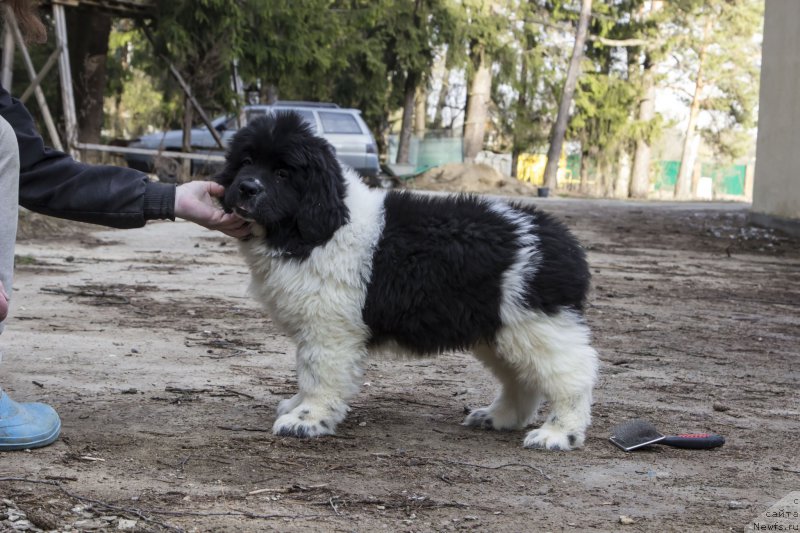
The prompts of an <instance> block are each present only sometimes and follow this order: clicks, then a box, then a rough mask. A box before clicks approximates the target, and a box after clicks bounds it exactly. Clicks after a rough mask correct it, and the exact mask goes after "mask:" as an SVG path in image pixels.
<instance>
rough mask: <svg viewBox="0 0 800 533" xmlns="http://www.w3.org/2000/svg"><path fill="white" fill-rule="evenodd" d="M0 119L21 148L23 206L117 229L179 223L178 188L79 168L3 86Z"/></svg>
mask: <svg viewBox="0 0 800 533" xmlns="http://www.w3.org/2000/svg"><path fill="white" fill-rule="evenodd" d="M0 115H2V116H3V118H5V119H6V120H7V121H8V122H9V124H11V126H12V127H13V128H14V132H15V133H16V135H17V142H18V143H19V158H20V184H19V203H20V205H22V206H23V207H25V208H27V209H30V210H31V211H36V212H38V213H42V214H45V215H50V216H54V217H59V218H67V219H70V220H78V221H81V222H90V223H92V224H100V225H103V226H111V227H114V228H137V227H140V226H143V225H144V223H145V222H146V221H147V220H153V219H167V218H168V219H172V220H174V218H175V213H174V206H175V186H174V185H168V184H163V183H153V182H150V181H149V180H148V178H147V175H146V174H143V173H141V172H139V171H136V170H133V169H129V168H123V167H115V166H105V165H87V164H84V163H79V162H77V161H75V160H74V159H72V158H71V157H70V156H68V155H67V154H64V153H62V152H59V151H56V150H53V149H51V148H48V147H46V146H45V145H44V141H43V139H42V137H41V135H39V133H38V132H37V131H36V127H35V125H34V122H33V118H32V117H31V115H30V113H29V112H28V110H27V109H25V106H24V105H22V103H21V102H20V101H19V100H17V99H16V98H12V97H11V95H10V94H9V93H8V91H6V90H5V89H4V88H3V87H2V86H0Z"/></svg>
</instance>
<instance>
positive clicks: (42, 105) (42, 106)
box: [5, 6, 63, 150]
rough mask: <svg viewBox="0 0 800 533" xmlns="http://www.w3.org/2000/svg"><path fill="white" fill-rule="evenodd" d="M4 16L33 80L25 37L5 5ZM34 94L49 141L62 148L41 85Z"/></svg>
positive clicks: (33, 71) (33, 74) (56, 147)
mask: <svg viewBox="0 0 800 533" xmlns="http://www.w3.org/2000/svg"><path fill="white" fill-rule="evenodd" d="M5 18H6V27H10V28H11V32H12V33H13V35H14V40H15V41H16V42H17V46H19V51H20V54H21V55H22V60H23V61H24V62H25V68H26V69H27V70H28V76H30V78H31V81H33V80H35V79H36V69H34V68H33V61H31V56H30V54H29V53H28V47H27V46H26V45H25V39H23V37H22V32H21V31H19V26H18V25H17V19H16V17H15V16H14V13H13V12H12V11H11V9H10V8H9V7H7V6H6V13H5ZM34 94H35V95H36V102H37V103H38V104H39V110H40V111H41V112H42V118H43V119H44V123H45V126H46V127H47V133H48V134H49V135H50V142H51V143H52V145H53V148H55V149H56V150H63V148H62V145H61V139H59V137H58V130H56V124H55V122H53V116H52V115H51V114H50V108H49V107H48V106H47V100H46V99H45V97H44V91H42V88H41V87H38V86H37V87H35V88H34Z"/></svg>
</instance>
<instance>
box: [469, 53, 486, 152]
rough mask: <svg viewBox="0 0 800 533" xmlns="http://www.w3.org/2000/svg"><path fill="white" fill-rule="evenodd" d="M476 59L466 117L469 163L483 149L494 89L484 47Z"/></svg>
mask: <svg viewBox="0 0 800 533" xmlns="http://www.w3.org/2000/svg"><path fill="white" fill-rule="evenodd" d="M475 59H476V60H477V61H475V63H476V70H475V75H474V76H473V77H472V83H471V84H470V87H469V94H468V96H467V98H468V100H467V102H468V103H467V115H466V117H464V161H465V162H467V163H472V162H473V161H475V158H476V157H477V155H478V152H480V151H481V150H482V149H483V137H484V134H485V133H486V120H487V118H488V116H489V99H490V97H491V91H492V73H491V71H490V69H489V65H488V61H486V53H485V52H484V50H483V49H480V50H478V51H477V57H476V58H475Z"/></svg>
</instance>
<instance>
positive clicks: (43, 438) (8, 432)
mask: <svg viewBox="0 0 800 533" xmlns="http://www.w3.org/2000/svg"><path fill="white" fill-rule="evenodd" d="M60 431H61V419H60V418H58V414H57V413H56V412H55V410H54V409H53V408H52V407H50V406H49V405H45V404H43V403H17V402H15V401H14V400H12V399H11V398H9V397H8V394H6V393H5V392H3V390H2V389H0V451H7V450H24V449H27V448H41V447H42V446H47V445H48V444H52V443H53V442H55V440H56V439H57V438H58V434H59V432H60Z"/></svg>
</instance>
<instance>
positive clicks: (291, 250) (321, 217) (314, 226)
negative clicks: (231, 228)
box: [214, 112, 349, 257]
mask: <svg viewBox="0 0 800 533" xmlns="http://www.w3.org/2000/svg"><path fill="white" fill-rule="evenodd" d="M214 179H215V181H217V182H218V183H220V184H221V185H223V186H224V187H225V196H224V198H223V202H222V204H223V207H224V208H225V210H226V211H228V212H236V213H237V214H238V215H239V216H241V217H243V218H245V219H247V220H250V221H252V222H254V223H255V224H258V225H259V226H262V227H263V228H264V231H265V233H266V239H267V241H268V242H269V243H270V244H271V245H272V246H273V247H274V248H275V249H278V250H281V251H282V252H283V253H284V254H286V255H290V256H299V257H305V256H307V255H308V254H309V253H311V250H312V249H313V248H314V247H315V246H319V245H321V244H324V243H325V242H327V241H328V239H330V238H331V236H333V233H334V232H335V231H336V230H337V229H338V228H339V227H341V226H342V225H343V224H345V223H346V222H347V220H348V216H349V213H348V210H347V207H346V206H345V204H344V196H345V181H344V177H343V174H342V169H341V167H340V166H339V162H338V161H337V160H336V156H335V155H334V152H333V148H332V147H331V145H330V144H328V142H327V141H325V140H324V139H321V138H319V137H317V136H316V135H314V134H313V133H312V131H311V129H310V128H309V126H308V125H307V124H306V123H305V122H304V121H303V119H302V118H301V117H300V115H298V114H297V113H292V112H278V113H276V114H274V115H270V116H266V117H261V118H258V119H255V120H253V121H252V122H250V123H249V124H248V125H247V126H246V127H244V128H242V129H241V130H239V131H238V132H237V133H236V135H235V136H234V137H233V140H232V141H231V145H230V148H229V150H228V153H227V156H226V162H225V168H224V169H223V171H222V173H221V174H219V175H218V176H216V177H215V178H214Z"/></svg>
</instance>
